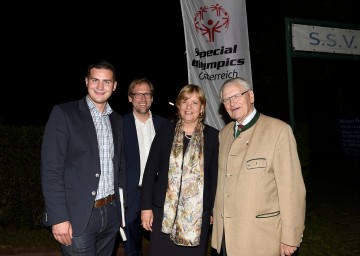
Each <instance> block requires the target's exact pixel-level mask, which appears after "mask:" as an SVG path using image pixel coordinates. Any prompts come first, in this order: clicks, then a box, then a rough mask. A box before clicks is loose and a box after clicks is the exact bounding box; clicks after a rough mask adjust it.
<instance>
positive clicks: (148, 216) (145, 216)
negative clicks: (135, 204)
mask: <svg viewBox="0 0 360 256" xmlns="http://www.w3.org/2000/svg"><path fill="white" fill-rule="evenodd" d="M153 220H154V214H153V211H152V210H142V211H141V226H143V228H144V229H146V230H148V231H152V224H153Z"/></svg>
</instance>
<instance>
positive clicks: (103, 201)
mask: <svg viewBox="0 0 360 256" xmlns="http://www.w3.org/2000/svg"><path fill="white" fill-rule="evenodd" d="M114 200H115V195H114V194H113V195H108V196H107V197H104V198H101V199H99V200H96V201H95V203H94V207H95V208H99V207H102V206H104V205H106V204H108V203H110V202H112V201H114Z"/></svg>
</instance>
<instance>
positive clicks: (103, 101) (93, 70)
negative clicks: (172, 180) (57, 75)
mask: <svg viewBox="0 0 360 256" xmlns="http://www.w3.org/2000/svg"><path fill="white" fill-rule="evenodd" d="M85 83H86V87H87V91H88V94H87V95H86V96H85V97H84V98H82V99H80V100H77V101H72V102H68V103H64V104H60V105H56V106H54V107H53V109H52V112H51V114H50V117H49V120H48V122H47V124H46V127H45V133H44V137H43V144H42V149H41V184H42V191H43V196H44V201H45V214H44V219H43V221H44V224H45V225H46V226H48V227H51V229H52V234H53V236H54V238H55V239H56V240H57V241H58V242H59V243H60V245H61V249H62V253H63V255H97V256H109V255H111V254H112V252H113V251H114V245H115V241H116V237H117V234H118V231H119V227H120V225H121V224H122V223H120V222H121V220H120V216H121V208H120V205H119V188H122V189H124V190H126V186H125V185H126V174H125V163H124V156H123V141H122V133H123V130H122V129H123V123H122V117H121V116H120V115H119V114H117V113H115V112H114V111H113V110H112V109H111V107H110V105H109V104H108V102H107V101H108V99H109V97H110V96H111V94H112V92H113V91H115V89H116V86H117V82H116V72H115V68H114V67H113V65H111V64H110V63H109V62H107V61H100V62H99V63H97V64H94V65H90V66H89V67H88V71H87V76H86V77H85ZM125 194H126V193H125ZM125 201H126V198H125Z"/></svg>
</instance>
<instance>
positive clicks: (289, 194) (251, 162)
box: [211, 77, 306, 256]
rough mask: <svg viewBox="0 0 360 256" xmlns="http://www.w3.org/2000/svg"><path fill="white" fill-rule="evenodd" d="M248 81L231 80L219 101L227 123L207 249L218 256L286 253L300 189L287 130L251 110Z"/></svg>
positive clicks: (295, 232)
mask: <svg viewBox="0 0 360 256" xmlns="http://www.w3.org/2000/svg"><path fill="white" fill-rule="evenodd" d="M251 88H252V86H251V85H250V83H249V82H248V81H247V80H245V79H243V78H239V77H238V78H231V79H229V80H227V81H225V82H224V84H223V85H222V87H221V89H220V98H221V101H222V103H223V104H224V106H225V109H226V111H227V113H228V114H229V116H230V117H231V118H232V119H233V121H232V122H230V123H229V124H227V125H226V126H225V127H224V128H223V129H222V130H221V131H220V134H219V142H220V147H219V171H218V186H217V191H216V198H215V204H214V223H213V231H212V241H211V242H212V243H211V245H212V247H213V248H215V249H217V252H218V253H220V251H222V253H221V254H222V255H223V256H239V255H267V256H279V255H281V256H285V255H292V254H293V253H294V252H295V251H296V250H297V247H299V246H300V242H301V239H302V234H303V231H304V223H305V204H306V198H305V197H306V191H305V184H304V180H303V177H302V172H301V166H300V161H299V157H298V153H297V146H296V141H295V138H294V135H293V132H292V129H291V127H290V126H289V125H288V124H287V123H285V122H283V121H281V120H279V119H276V118H272V117H269V116H266V115H263V114H260V113H259V112H257V110H256V109H255V107H254V102H255V96H254V92H253V91H252V89H251Z"/></svg>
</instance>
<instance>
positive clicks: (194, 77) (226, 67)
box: [180, 0, 252, 130]
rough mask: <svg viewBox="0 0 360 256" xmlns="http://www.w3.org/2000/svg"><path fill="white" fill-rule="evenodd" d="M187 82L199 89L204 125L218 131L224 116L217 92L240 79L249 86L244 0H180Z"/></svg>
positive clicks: (224, 122)
mask: <svg viewBox="0 0 360 256" xmlns="http://www.w3.org/2000/svg"><path fill="white" fill-rule="evenodd" d="M180 3H181V11H182V18H183V25H184V33H185V44H186V58H187V66H188V82H189V83H191V84H197V85H199V86H200V87H201V88H203V90H204V92H205V96H206V100H207V106H206V116H205V123H207V124H209V125H211V126H213V127H215V128H217V129H219V130H220V129H222V128H223V127H224V125H225V124H226V120H227V119H228V116H227V114H226V112H225V109H224V107H223V106H222V104H221V101H220V97H219V91H220V87H221V85H222V84H223V82H224V81H225V80H227V79H229V78H233V77H237V76H241V77H244V78H246V79H247V80H249V81H250V82H251V83H252V76H251V63H250V49H249V40H248V29H247V15H246V6H245V0H227V1H213V0H210V1H209V0H206V1H205V0H180Z"/></svg>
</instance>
